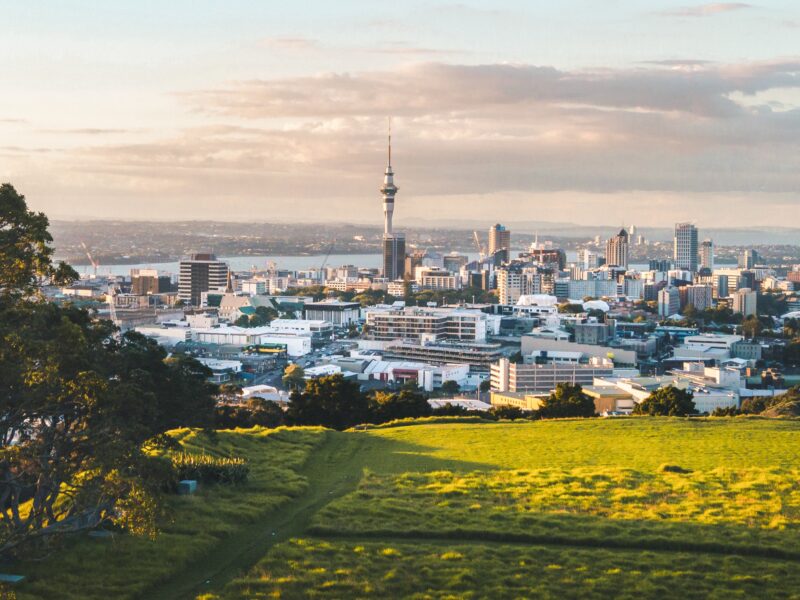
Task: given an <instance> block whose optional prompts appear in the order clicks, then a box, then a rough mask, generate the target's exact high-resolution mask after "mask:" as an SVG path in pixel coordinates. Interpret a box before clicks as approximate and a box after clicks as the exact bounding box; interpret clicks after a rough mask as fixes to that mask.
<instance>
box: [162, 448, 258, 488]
mask: <svg viewBox="0 0 800 600" xmlns="http://www.w3.org/2000/svg"><path fill="white" fill-rule="evenodd" d="M172 466H173V467H174V469H175V474H176V475H177V477H178V480H182V479H194V480H196V481H198V482H200V483H206V484H210V483H228V484H231V483H233V484H239V483H244V482H245V481H247V476H248V474H249V473H250V467H248V466H247V461H246V460H245V459H243V458H240V457H231V458H226V457H223V458H218V457H216V456H210V455H208V454H189V453H186V452H182V453H180V454H175V455H174V456H173V457H172Z"/></svg>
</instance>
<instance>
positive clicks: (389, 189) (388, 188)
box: [380, 130, 406, 281]
mask: <svg viewBox="0 0 800 600" xmlns="http://www.w3.org/2000/svg"><path fill="white" fill-rule="evenodd" d="M380 192H381V194H382V195H383V276H384V277H386V278H387V279H388V280H390V281H392V280H395V279H401V278H402V277H403V272H404V271H405V262H406V236H405V234H403V233H394V232H393V231H392V216H393V215H394V196H395V194H397V186H395V184H394V172H393V171H392V133H391V130H390V131H389V161H388V163H387V165H386V172H385V173H384V176H383V187H381V189H380Z"/></svg>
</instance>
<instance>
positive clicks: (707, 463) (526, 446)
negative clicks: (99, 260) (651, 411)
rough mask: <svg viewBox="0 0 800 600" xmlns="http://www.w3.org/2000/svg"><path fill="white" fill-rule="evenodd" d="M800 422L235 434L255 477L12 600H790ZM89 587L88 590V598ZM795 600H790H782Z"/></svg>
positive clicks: (179, 501)
mask: <svg viewBox="0 0 800 600" xmlns="http://www.w3.org/2000/svg"><path fill="white" fill-rule="evenodd" d="M798 434H800V421H791V420H785V421H774V420H762V419H752V418H747V419H652V418H638V419H618V420H616V419H612V420H601V419H590V420H564V421H540V422H515V423H476V422H459V421H458V420H452V421H445V422H441V420H440V422H436V421H428V422H426V421H425V420H422V421H416V422H414V423H411V424H402V425H400V426H383V427H376V428H372V429H369V430H366V431H350V432H342V433H340V432H332V431H326V432H325V431H322V430H319V429H294V430H286V429H283V430H278V431H274V432H269V431H264V430H245V431H237V432H226V433H222V432H221V433H220V441H218V442H216V446H215V445H214V444H213V443H212V441H211V440H208V439H204V437H205V436H202V435H200V434H197V433H195V432H179V433H178V434H177V435H178V436H179V437H180V438H181V439H182V440H183V442H184V444H185V445H186V446H187V447H188V448H189V449H190V450H192V451H197V452H204V451H209V452H218V453H221V454H225V453H237V454H244V455H246V456H247V457H248V458H249V459H250V464H251V467H252V468H253V472H252V475H251V481H250V482H249V483H248V484H246V485H244V486H242V487H238V488H236V487H225V486H218V487H212V488H208V489H205V490H203V491H202V492H201V493H200V494H199V495H198V496H196V497H192V498H176V497H173V498H171V499H170V508H171V509H172V513H171V514H172V520H171V521H168V522H166V523H165V526H164V527H163V530H164V534H163V535H162V536H161V537H160V538H159V539H157V540H156V541H149V540H140V539H133V538H129V537H127V536H117V538H115V539H114V540H113V541H110V542H109V541H101V540H86V539H84V540H81V541H79V542H75V543H73V544H71V545H70V547H69V549H68V552H64V553H59V555H58V556H57V557H52V558H51V559H48V560H47V561H45V562H43V563H32V564H18V565H14V566H13V569H14V572H24V573H25V574H27V575H29V577H30V580H29V582H28V583H26V584H24V585H22V586H20V587H19V588H18V589H17V592H18V596H19V597H20V598H57V597H58V598H106V597H115V598H117V597H119V598H124V597H127V598H136V597H139V598H194V597H197V596H198V595H205V597H207V598H217V597H219V598H268V597H269V598H272V597H282V598H298V597H300V598H303V597H324V598H345V597H347V598H350V597H358V598H369V597H391V598H395V597H415V598H446V597H453V598H456V597H457V598H464V597H475V598H481V597H487V598H488V597H491V598H503V597H530V596H540V597H548V596H553V597H560V598H563V597H574V598H578V597H581V598H582V597H610V596H614V597H638V598H642V597H644V598H648V597H650V598H663V597H692V598H705V597H723V596H725V597H728V596H734V597H735V596H751V597H752V596H760V597H765V596H768V597H793V595H794V594H796V592H795V590H796V589H800V585H799V584H800V569H798V567H799V566H800V550H798V548H800V544H799V543H798V542H800V534H798V532H800V471H798V465H800V460H799V459H800V435H798ZM87 582H88V583H87ZM794 597H800V596H794Z"/></svg>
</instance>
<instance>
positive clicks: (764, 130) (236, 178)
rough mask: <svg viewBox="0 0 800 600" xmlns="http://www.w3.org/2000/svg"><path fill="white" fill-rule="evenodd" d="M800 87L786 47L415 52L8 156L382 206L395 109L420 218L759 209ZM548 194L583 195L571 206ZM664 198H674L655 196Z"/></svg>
mask: <svg viewBox="0 0 800 600" xmlns="http://www.w3.org/2000/svg"><path fill="white" fill-rule="evenodd" d="M798 87H800V60H792V59H782V60H773V61H765V62H744V63H735V64H718V63H706V62H703V61H700V60H695V59H690V60H683V61H668V62H666V63H663V62H662V63H660V64H653V63H645V64H644V65H637V66H635V67H631V68H620V69H584V70H581V69H574V70H565V69H556V68H553V67H548V66H537V65H525V64H487V65H453V64H442V63H422V64H415V65H407V66H403V67H398V68H394V69H386V70H382V71H363V72H353V73H326V74H320V75H318V76H314V77H286V78H275V79H262V80H252V81H242V82H233V83H231V84H229V85H226V86H220V87H218V88H214V89H209V90H199V91H197V92H194V93H191V94H185V95H182V96H180V98H181V99H182V100H183V101H184V102H185V103H186V105H187V107H189V108H191V109H193V110H195V111H198V112H199V115H197V118H198V119H200V120H202V119H205V120H206V122H207V124H206V125H204V126H202V127H192V128H185V129H183V130H179V131H178V132H177V133H175V134H170V135H162V136H155V135H153V134H152V133H150V134H148V136H147V139H145V140H144V141H141V142H140V143H135V144H133V143H128V144H120V143H111V140H105V139H103V138H102V137H99V138H98V139H96V138H97V137H98V136H94V137H90V138H87V139H86V140H85V141H86V144H85V145H83V146H81V147H80V148H77V149H70V150H66V151H63V152H56V153H50V154H49V155H46V156H40V157H36V156H32V157H29V163H24V162H19V163H13V164H12V167H15V168H17V169H23V168H24V169H27V170H25V171H24V173H29V174H30V175H29V177H30V180H31V181H32V182H33V183H34V185H36V173H41V172H45V171H46V172H48V173H53V174H54V181H53V182H52V183H51V184H50V185H52V186H54V188H55V189H57V190H60V191H59V197H60V198H65V199H70V198H83V197H85V196H87V195H88V194H89V193H90V191H89V189H88V188H91V189H92V190H95V191H94V193H95V194H97V195H98V196H99V195H101V194H100V193H99V191H100V190H102V192H103V194H105V195H106V196H107V197H115V198H126V199H131V200H133V199H135V198H138V197H152V198H159V199H161V200H164V201H166V203H164V204H160V205H159V206H163V207H164V210H165V211H167V210H169V211H173V212H174V211H180V210H191V211H195V210H206V209H205V208H202V209H198V208H197V207H198V206H201V207H206V206H207V207H208V211H209V212H207V213H203V214H204V215H209V214H215V213H214V211H215V210H216V211H217V212H219V211H222V212H224V214H225V215H226V216H228V217H229V218H234V215H240V217H237V218H244V217H246V216H247V215H248V214H252V213H253V211H254V210H255V211H259V210H262V209H263V210H264V211H266V212H265V213H264V214H265V215H267V214H270V215H272V214H273V213H274V214H276V215H277V213H278V212H280V211H284V213H286V214H283V213H281V215H280V216H281V218H288V217H291V214H289V213H293V214H295V215H297V214H309V215H314V216H315V218H318V219H326V218H333V219H347V218H348V217H349V215H359V218H363V215H371V214H373V212H374V214H375V219H376V221H377V220H379V218H380V210H379V206H378V200H379V199H378V195H377V191H376V188H377V186H378V182H379V180H380V177H381V173H382V171H383V168H384V164H383V162H384V160H385V148H384V143H385V142H384V132H385V127H386V117H387V116H388V115H394V116H395V117H396V118H395V123H394V138H395V152H394V154H393V159H394V160H393V163H395V168H396V171H397V173H398V175H397V177H398V185H399V186H400V189H401V192H400V195H399V198H400V200H401V201H402V202H403V204H402V206H403V207H404V209H403V211H398V212H402V213H403V215H408V216H411V215H413V216H415V217H416V218H419V219H424V218H425V216H426V215H428V214H429V213H428V212H426V207H431V206H434V205H436V206H442V207H447V208H448V210H451V211H456V213H454V214H459V210H461V209H459V208H458V206H459V204H463V205H464V207H465V208H464V209H463V210H467V208H466V206H467V205H469V206H470V208H469V211H475V212H479V211H481V210H482V211H484V213H491V212H492V211H494V210H496V209H497V206H498V203H501V202H508V205H507V206H509V207H512V206H513V207H514V211H516V212H515V213H514V214H516V215H518V217H519V218H520V219H524V218H528V217H530V218H534V217H537V218H539V217H541V218H545V219H547V218H552V219H554V220H558V219H561V220H564V219H567V220H573V219H578V218H582V217H581V215H583V214H584V213H585V214H586V215H591V214H594V215H595V216H594V217H593V218H596V216H597V214H600V212H602V213H603V214H607V207H605V206H604V204H602V203H605V202H609V198H612V197H613V196H614V195H618V196H619V198H620V200H619V203H620V204H619V206H616V207H615V210H616V209H619V210H624V211H628V212H629V213H630V214H631V215H634V216H635V215H640V216H641V219H642V220H643V219H644V218H649V219H652V218H654V217H653V215H655V214H658V215H666V218H668V219H672V216H671V215H670V214H669V210H668V209H669V208H670V207H671V208H674V216H675V217H678V216H679V215H680V216H681V218H686V219H689V218H692V212H691V211H692V210H700V209H701V208H702V210H703V211H705V212H703V214H711V213H712V212H713V211H711V209H708V210H706V208H707V207H706V208H703V207H702V206H701V204H702V198H703V197H704V195H711V194H713V195H715V198H718V199H719V198H724V197H725V196H726V195H729V196H730V197H731V198H736V199H737V200H735V202H734V201H733V200H732V204H731V205H730V210H732V211H733V212H734V214H735V215H737V218H739V215H744V214H754V213H753V211H752V210H751V209H752V207H751V206H749V205H746V204H745V203H744V201H743V200H742V198H747V197H759V198H762V199H763V198H770V197H781V198H796V191H797V189H800V152H798V150H800V142H798V140H800V107H799V106H796V105H792V104H791V98H792V97H793V96H792V94H785V98H783V106H782V107H781V110H780V111H777V110H774V108H773V104H774V102H773V101H774V98H775V96H774V94H775V93H777V92H781V91H782V90H791V89H793V88H798ZM771 94H772V95H771ZM104 142H105V143H104ZM37 161H38V162H37ZM20 165H21V166H20ZM321 190H322V193H323V194H324V202H320V193H321ZM548 194H550V195H552V197H553V198H568V197H570V195H573V196H574V197H580V198H582V200H581V209H580V210H581V213H580V214H578V213H577V212H576V213H574V214H573V212H572V211H571V209H570V205H569V204H564V203H563V202H561V201H558V202H556V201H549V200H548ZM593 197H594V198H597V204H596V206H595V207H594V213H592V201H591V198H593ZM657 197H658V198H666V197H668V198H670V201H669V202H667V201H664V203H663V206H662V205H658V207H656V206H655V205H653V204H651V200H652V201H654V199H655V198H657ZM526 199H527V200H526ZM400 200H399V201H400ZM195 201H196V202H197V204H195V203H194V202H195ZM782 202H783V204H781V206H783V207H784V208H776V209H775V212H774V213H769V212H766V213H764V215H763V219H767V218H775V219H776V222H779V221H778V220H777V219H778V218H779V217H778V216H777V215H781V216H780V218H781V219H783V218H785V214H786V213H788V212H791V209H792V207H793V206H796V204H794V205H793V204H792V202H793V201H792V200H788V201H786V200H783V201H782ZM471 203H475V204H476V205H477V206H478V208H473V207H472V204H471ZM768 204H769V202H766V201H764V205H765V206H767V205H768ZM773 204H775V203H774V202H773ZM503 206H506V205H503ZM715 206H716V207H717V208H718V206H719V205H718V204H716V205H715ZM179 207H184V208H179ZM405 207H407V208H405ZM662 209H663V210H662ZM503 210H505V209H503ZM715 210H716V208H715ZM748 210H750V213H746V211H748ZM298 211H299V212H298ZM405 211H408V212H405ZM565 211H566V214H565ZM193 214H195V213H193ZM197 214H199V213H197ZM760 214H761V213H759V215H760ZM759 215H756V216H759ZM165 216H166V215H165ZM587 218H588V217H587ZM748 218H749V217H748Z"/></svg>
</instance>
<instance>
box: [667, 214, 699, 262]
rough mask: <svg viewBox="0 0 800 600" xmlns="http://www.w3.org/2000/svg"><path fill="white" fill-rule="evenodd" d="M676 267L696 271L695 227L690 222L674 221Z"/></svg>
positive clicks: (674, 257)
mask: <svg viewBox="0 0 800 600" xmlns="http://www.w3.org/2000/svg"><path fill="white" fill-rule="evenodd" d="M672 258H673V262H674V263H675V268H676V269H682V270H684V271H691V272H692V273H696V272H697V227H695V226H694V225H693V224H692V223H676V224H675V238H674V244H673V256H672Z"/></svg>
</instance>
